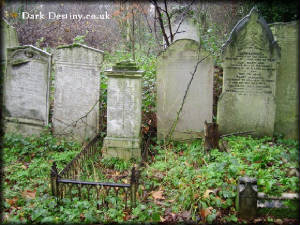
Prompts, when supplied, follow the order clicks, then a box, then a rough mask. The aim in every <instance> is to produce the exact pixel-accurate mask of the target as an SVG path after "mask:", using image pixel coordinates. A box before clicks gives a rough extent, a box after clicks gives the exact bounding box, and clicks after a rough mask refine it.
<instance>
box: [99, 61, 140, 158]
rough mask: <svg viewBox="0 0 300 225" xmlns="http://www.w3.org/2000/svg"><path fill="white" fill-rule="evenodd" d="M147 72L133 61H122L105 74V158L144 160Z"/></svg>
mask: <svg viewBox="0 0 300 225" xmlns="http://www.w3.org/2000/svg"><path fill="white" fill-rule="evenodd" d="M143 73H144V71H140V70H138V68H137V66H136V64H135V63H134V62H131V61H122V62H120V63H117V64H116V65H115V66H113V68H112V69H111V70H107V71H105V74H106V75H107V77H108V85H107V136H106V137H105V139H104V143H103V155H104V157H119V158H122V159H125V160H129V159H130V158H135V159H136V160H140V159H141V136H140V129H141V117H142V74H143Z"/></svg>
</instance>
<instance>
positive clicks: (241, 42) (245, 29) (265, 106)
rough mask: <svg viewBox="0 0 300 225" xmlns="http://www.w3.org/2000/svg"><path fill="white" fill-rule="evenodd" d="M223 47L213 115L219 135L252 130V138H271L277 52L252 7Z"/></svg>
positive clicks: (270, 34) (263, 21)
mask: <svg viewBox="0 0 300 225" xmlns="http://www.w3.org/2000/svg"><path fill="white" fill-rule="evenodd" d="M224 47H225V48H224V49H223V50H224V52H223V70H224V77H223V79H224V82H223V93H222V94H221V96H220V98H219V102H218V113H217V122H218V124H219V128H220V129H219V130H220V133H221V134H226V133H233V132H244V131H253V135H256V136H263V135H270V136H272V135H273V131H274V121H275V111H276V104H275V88H276V73H277V67H278V61H279V57H280V56H279V54H280V53H279V51H280V50H279V48H278V45H277V44H276V42H275V41H274V39H273V35H272V32H271V30H270V29H269V27H268V25H267V24H266V22H265V20H264V19H263V18H262V17H260V16H259V15H258V13H257V10H256V9H255V8H253V9H252V10H251V12H250V14H249V15H247V16H246V17H244V18H243V19H242V20H240V21H239V22H238V24H237V25H236V26H235V27H234V29H233V31H232V32H231V35H230V38H229V40H228V41H227V43H226V44H225V46H224Z"/></svg>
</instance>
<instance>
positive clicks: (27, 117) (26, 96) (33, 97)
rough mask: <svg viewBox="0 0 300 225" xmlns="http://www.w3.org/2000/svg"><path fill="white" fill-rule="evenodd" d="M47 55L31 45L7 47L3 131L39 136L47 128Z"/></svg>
mask: <svg viewBox="0 0 300 225" xmlns="http://www.w3.org/2000/svg"><path fill="white" fill-rule="evenodd" d="M50 66H51V54H49V53H47V52H45V51H43V50H41V49H38V48H36V47H34V46H19V47H14V48H7V66H6V67H7V68H6V74H5V78H4V106H5V108H4V114H5V131H6V132H17V133H21V134H24V135H32V134H39V133H40V132H41V131H42V129H43V127H44V126H46V125H48V116H49V81H50Z"/></svg>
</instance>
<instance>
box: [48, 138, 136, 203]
mask: <svg viewBox="0 0 300 225" xmlns="http://www.w3.org/2000/svg"><path fill="white" fill-rule="evenodd" d="M102 141H103V137H101V136H100V135H97V136H96V137H95V138H93V139H92V140H91V141H90V142H89V143H88V144H87V145H86V146H85V147H84V148H83V150H82V151H81V152H80V153H78V154H77V155H76V157H75V158H74V159H73V160H72V161H71V162H70V163H68V164H67V165H66V167H65V168H64V169H63V170H62V171H61V172H58V170H57V166H56V163H55V162H53V164H52V167H51V174H50V176H51V192H52V195H54V196H56V197H57V198H58V199H59V200H61V199H62V198H65V197H70V198H71V200H72V199H73V197H78V198H79V199H87V200H88V201H89V200H91V199H93V200H96V201H97V208H98V209H99V208H100V207H109V204H108V201H106V197H107V196H108V195H114V196H117V197H121V198H123V201H124V202H125V209H127V208H128V201H130V207H131V208H132V207H135V206H136V192H137V188H138V177H139V176H138V171H137V170H136V168H135V167H134V166H133V167H132V169H131V174H130V183H128V184H126V183H113V182H95V181H83V180H80V179H78V177H79V176H78V175H79V173H80V168H81V167H82V165H83V163H84V161H86V160H88V159H90V158H91V157H93V156H94V155H95V154H97V153H98V152H99V149H98V144H99V143H102Z"/></svg>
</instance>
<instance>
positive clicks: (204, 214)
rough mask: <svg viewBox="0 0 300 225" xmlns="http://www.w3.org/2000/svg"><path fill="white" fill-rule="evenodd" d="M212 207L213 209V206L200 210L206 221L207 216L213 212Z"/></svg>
mask: <svg viewBox="0 0 300 225" xmlns="http://www.w3.org/2000/svg"><path fill="white" fill-rule="evenodd" d="M212 209H213V208H212V207H208V208H206V209H201V210H200V215H201V218H202V219H203V221H206V217H207V216H208V215H210V214H211V210H212Z"/></svg>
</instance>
